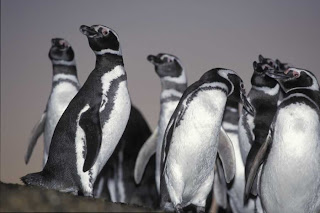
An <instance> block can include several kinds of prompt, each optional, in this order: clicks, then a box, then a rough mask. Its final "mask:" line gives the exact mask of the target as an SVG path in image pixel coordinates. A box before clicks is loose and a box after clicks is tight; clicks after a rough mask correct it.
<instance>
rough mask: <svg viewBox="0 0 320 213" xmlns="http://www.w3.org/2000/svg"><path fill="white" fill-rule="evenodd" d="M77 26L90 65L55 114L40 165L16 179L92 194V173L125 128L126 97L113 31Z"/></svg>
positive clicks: (124, 76)
mask: <svg viewBox="0 0 320 213" xmlns="http://www.w3.org/2000/svg"><path fill="white" fill-rule="evenodd" d="M80 31H81V32H82V33H83V34H84V35H86V36H87V38H88V41H89V45H90V47H91V49H92V50H93V51H94V53H95V54H96V65H95V69H94V70H93V71H92V72H91V73H90V75H89V77H88V79H87V80H86V82H85V83H84V85H83V86H82V88H81V89H80V90H79V92H78V93H77V95H76V96H75V97H74V98H73V99H72V101H71V102H70V104H69V105H68V107H67V109H66V110H65V112H64V113H63V115H62V116H61V118H60V120H59V122H58V124H57V126H56V129H55V131H54V134H53V137H52V141H51V145H50V151H49V158H48V161H47V164H46V165H45V167H44V169H43V170H42V171H41V172H39V173H33V174H29V175H26V176H24V177H22V178H21V179H22V181H23V182H24V183H25V184H27V185H38V186H42V187H45V188H52V189H56V190H59V191H67V192H73V193H77V192H78V191H79V193H80V194H83V195H85V196H92V191H93V184H94V182H95V180H96V177H97V175H98V174H99V172H100V171H101V169H102V168H103V166H104V165H105V163H106V162H107V160H108V159H109V157H110V156H111V154H112V153H113V151H114V149H115V148H116V145H117V144H118V142H119V140H120V138H121V136H122V134H123V132H124V130H125V127H126V125H127V122H128V118H129V114H130V108H131V102H130V97H129V93H128V88H127V75H126V72H125V70H124V67H123V59H122V55H121V49H120V43H119V39H118V36H117V34H116V33H115V31H113V30H111V29H110V28H108V27H105V26H102V25H93V26H91V27H88V26H85V25H82V26H81V27H80Z"/></svg>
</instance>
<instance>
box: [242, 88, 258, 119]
mask: <svg viewBox="0 0 320 213" xmlns="http://www.w3.org/2000/svg"><path fill="white" fill-rule="evenodd" d="M240 97H241V100H242V103H243V109H244V110H246V111H247V112H248V113H249V114H250V115H252V116H254V112H255V109H254V107H253V106H252V104H251V103H250V102H249V100H248V98H247V96H246V92H245V91H244V90H241V94H240Z"/></svg>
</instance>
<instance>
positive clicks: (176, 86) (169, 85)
mask: <svg viewBox="0 0 320 213" xmlns="http://www.w3.org/2000/svg"><path fill="white" fill-rule="evenodd" d="M161 88H162V91H164V90H170V89H173V90H176V91H178V92H181V93H183V92H184V91H185V90H186V88H187V83H175V82H172V81H167V80H164V79H161Z"/></svg>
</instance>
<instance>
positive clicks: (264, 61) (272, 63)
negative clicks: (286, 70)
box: [258, 54, 277, 68]
mask: <svg viewBox="0 0 320 213" xmlns="http://www.w3.org/2000/svg"><path fill="white" fill-rule="evenodd" d="M258 57H259V63H260V64H267V65H269V66H271V67H274V68H276V67H277V63H276V62H275V61H274V60H272V59H271V58H265V57H263V56H262V55H261V54H260V55H259V56H258Z"/></svg>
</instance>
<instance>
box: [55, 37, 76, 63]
mask: <svg viewBox="0 0 320 213" xmlns="http://www.w3.org/2000/svg"><path fill="white" fill-rule="evenodd" d="M49 58H50V59H51V60H52V61H53V62H55V63H64V62H67V63H68V62H73V60H74V52H73V49H72V47H71V45H70V44H69V42H67V41H66V40H64V39H63V38H53V39H52V40H51V48H50V51H49Z"/></svg>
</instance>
